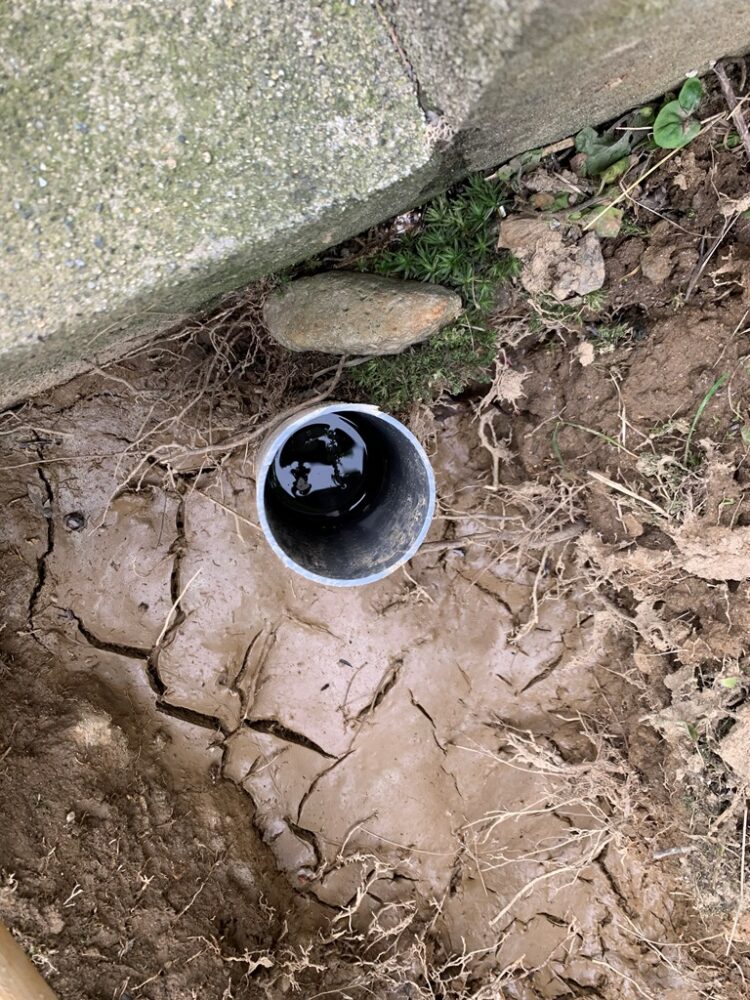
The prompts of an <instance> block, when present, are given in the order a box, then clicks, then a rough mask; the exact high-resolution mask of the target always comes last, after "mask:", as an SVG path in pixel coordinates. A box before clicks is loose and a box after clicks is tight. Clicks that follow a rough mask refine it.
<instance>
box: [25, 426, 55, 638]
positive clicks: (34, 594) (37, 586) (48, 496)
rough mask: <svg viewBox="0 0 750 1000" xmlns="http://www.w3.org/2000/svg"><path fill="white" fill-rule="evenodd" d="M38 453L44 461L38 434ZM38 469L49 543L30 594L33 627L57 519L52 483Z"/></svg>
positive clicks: (53, 541) (42, 555) (38, 566)
mask: <svg viewBox="0 0 750 1000" xmlns="http://www.w3.org/2000/svg"><path fill="white" fill-rule="evenodd" d="M36 453H37V455H38V456H39V460H40V462H43V461H44V452H43V449H42V443H41V441H40V440H39V437H38V436H37V446H36ZM36 471H37V475H38V476H39V481H40V483H41V487H42V495H43V497H44V500H43V503H42V514H43V516H44V519H45V521H46V522H47V544H46V545H45V548H44V552H42V554H41V555H40V556H39V557H38V558H37V561H36V581H35V583H34V588H33V590H32V591H31V594H30V595H29V624H30V625H31V627H32V629H33V627H34V616H35V615H36V608H37V604H38V602H39V597H40V595H41V593H42V590H43V589H44V584H45V583H46V581H47V560H48V559H49V557H50V556H51V555H52V552H53V550H54V548H55V520H54V517H53V515H52V505H53V504H54V501H55V496H54V493H53V492H52V484H51V483H50V481H49V479H48V478H47V474H46V473H45V471H44V468H43V467H42V466H41V465H38V466H37V469H36Z"/></svg>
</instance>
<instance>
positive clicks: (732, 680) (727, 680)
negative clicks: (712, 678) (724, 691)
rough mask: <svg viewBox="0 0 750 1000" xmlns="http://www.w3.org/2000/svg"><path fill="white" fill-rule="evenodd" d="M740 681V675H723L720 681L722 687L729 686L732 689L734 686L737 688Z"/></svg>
mask: <svg viewBox="0 0 750 1000" xmlns="http://www.w3.org/2000/svg"><path fill="white" fill-rule="evenodd" d="M739 683H740V679H739V677H722V678H721V680H720V681H719V684H721V686H722V687H725V688H729V689H730V691H731V689H732V688H736V687H737V685H738V684H739Z"/></svg>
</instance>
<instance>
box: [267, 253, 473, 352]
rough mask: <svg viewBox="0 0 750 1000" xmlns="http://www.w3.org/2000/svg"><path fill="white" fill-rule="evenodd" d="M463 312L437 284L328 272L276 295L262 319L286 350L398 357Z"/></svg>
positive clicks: (454, 297)
mask: <svg viewBox="0 0 750 1000" xmlns="http://www.w3.org/2000/svg"><path fill="white" fill-rule="evenodd" d="M461 309H462V305H461V299H460V297H459V296H458V295H456V294H455V293H454V292H451V291H449V290H448V289H447V288H442V287H441V286H440V285H426V284H423V283H422V282H419V281H397V280H395V279H393V278H383V277H380V276H378V275H374V274H353V273H351V272H346V271H340V272H331V271H329V272H326V273H324V274H316V275H314V276H313V277H311V278H299V279H298V280H297V281H294V282H292V284H291V285H288V286H287V287H286V288H280V289H279V290H278V291H276V292H274V294H273V295H272V296H271V297H270V298H269V300H268V302H267V303H266V307H265V311H264V316H265V321H266V325H267V327H268V330H269V332H270V334H271V336H272V337H273V338H274V339H275V340H277V341H278V342H279V343H280V344H281V345H282V346H283V347H286V348H287V349H288V350H290V351H322V352H323V353H324V354H398V353H399V352H400V351H403V350H404V349H405V348H407V347H409V346H410V345H411V344H416V343H419V341H421V340H425V339H426V338H427V337H429V336H431V335H432V334H434V333H437V332H438V330H440V329H441V328H442V327H444V326H446V325H447V324H448V323H450V322H452V321H453V320H454V319H456V318H457V316H458V315H459V314H460V312H461Z"/></svg>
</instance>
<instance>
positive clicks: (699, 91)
mask: <svg viewBox="0 0 750 1000" xmlns="http://www.w3.org/2000/svg"><path fill="white" fill-rule="evenodd" d="M702 97H703V84H702V83H701V82H700V80H699V79H698V78H697V77H696V76H691V77H690V78H689V79H688V80H685V82H684V83H683V85H682V90H681V91H680V94H679V97H678V98H677V102H678V104H679V105H680V107H681V108H682V110H683V111H685V112H686V113H687V114H689V115H690V114H692V113H693V111H695V109H696V108H697V107H698V105H699V104H700V102H701V98H702Z"/></svg>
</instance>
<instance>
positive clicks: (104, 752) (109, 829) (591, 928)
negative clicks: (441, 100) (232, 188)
mask: <svg viewBox="0 0 750 1000" xmlns="http://www.w3.org/2000/svg"><path fill="white" fill-rule="evenodd" d="M567 155H569V154H567ZM743 156H744V152H743V150H742V149H741V148H739V149H737V148H726V146H725V145H724V146H723V145H722V144H721V142H720V137H719V139H717V137H716V136H715V135H713V134H712V135H709V136H705V137H704V136H702V137H700V138H699V139H697V140H696V141H695V142H694V143H693V144H692V145H691V146H690V147H689V148H688V149H686V150H683V151H681V152H680V153H678V154H677V155H674V156H671V157H670V158H669V159H668V160H667V161H665V163H664V165H663V166H662V167H661V168H660V169H659V170H658V171H655V172H654V173H653V174H651V175H650V177H649V178H648V180H644V183H643V184H642V185H641V187H640V188H639V189H638V190H637V191H636V192H635V194H634V196H633V198H634V199H635V200H632V199H631V201H632V204H629V207H628V211H629V216H628V218H629V220H630V224H629V225H628V226H627V227H623V229H622V231H621V232H620V233H619V234H618V235H617V236H616V237H613V238H610V239H606V240H604V239H603V240H602V241H601V242H602V248H603V253H604V264H605V269H606V280H605V284H604V289H605V292H606V302H605V304H604V305H603V306H599V307H598V308H596V309H592V308H590V307H586V308H584V307H583V306H581V308H576V307H575V306H571V305H568V306H567V307H566V308H564V309H560V308H558V307H557V306H556V305H551V304H550V302H549V300H548V299H545V298H544V297H543V296H539V297H536V298H535V297H534V296H533V295H529V294H528V290H524V288H523V287H522V285H521V284H519V283H517V284H516V285H515V286H514V287H513V288H511V289H510V290H508V289H506V290H505V291H504V292H503V293H502V295H500V296H499V298H498V307H497V312H496V323H497V327H498V330H499V332H500V337H501V344H503V345H504V347H503V350H502V351H501V354H500V358H499V361H498V367H497V373H496V378H495V381H494V383H493V386H492V387H488V386H477V387H476V390H470V391H468V392H466V393H465V394H464V395H463V396H461V397H459V398H452V399H450V398H444V399H442V400H440V401H439V402H437V403H436V404H435V405H433V406H431V407H426V406H415V407H414V409H413V411H412V412H411V413H410V414H407V415H405V416H406V418H407V419H408V420H409V422H410V423H411V426H412V427H413V429H414V430H415V432H416V433H417V434H418V435H419V436H420V437H421V439H422V440H423V441H424V443H425V445H426V447H427V448H428V451H429V453H430V455H431V457H432V460H433V463H434V468H435V472H436V477H437V482H438V492H439V497H440V507H439V513H438V516H437V517H436V519H435V522H434V525H433V527H432V529H431V533H430V535H429V537H428V540H427V542H426V543H425V545H424V547H423V549H422V550H421V551H420V553H419V554H418V556H417V557H416V558H415V559H414V560H413V561H412V562H411V563H410V565H409V566H408V567H407V569H406V570H403V571H399V573H398V574H396V575H394V576H392V577H390V578H388V579H387V580H385V581H382V582H380V583H377V584H374V585H371V586H369V587H367V588H363V589H352V590H346V591H339V590H334V589H330V588H326V587H322V586H318V585H315V584H312V583H309V582H307V581H305V580H302V579H300V578H296V577H292V576H291V575H290V574H289V573H288V572H287V571H285V570H284V568H283V567H282V566H281V564H280V563H278V562H277V561H276V559H275V557H274V556H273V554H272V553H271V551H270V549H269V548H268V546H267V545H266V544H265V542H264V540H263V538H262V535H261V533H260V531H259V529H258V527H257V523H256V515H255V506H254V479H253V461H252V458H253V449H254V447H255V444H256V443H257V441H258V440H259V438H260V437H261V436H262V433H263V431H264V427H265V426H266V424H265V421H266V420H267V418H268V417H269V415H271V414H273V413H276V412H277V411H278V410H279V407H280V405H281V400H282V399H284V400H285V401H286V403H287V404H288V403H289V402H290V401H291V402H294V401H295V400H296V399H301V398H305V392H307V394H308V396H309V394H310V392H312V393H316V392H320V393H328V394H329V395H330V394H331V393H332V394H333V395H334V397H335V396H337V395H338V396H339V397H340V398H351V395H352V393H354V392H355V390H354V389H353V388H352V386H351V385H349V384H348V383H347V382H346V381H345V380H343V381H339V382H336V379H337V378H338V377H339V375H340V372H334V371H332V370H331V359H330V358H329V359H325V358H320V357H317V358H316V357H306V358H304V359H302V360H297V361H294V362H293V361H292V360H290V359H289V358H288V357H287V356H285V355H283V353H282V352H279V351H278V350H274V349H271V348H270V347H269V345H268V344H267V343H266V342H265V341H264V340H263V336H262V331H261V332H260V333H259V318H258V317H259V313H258V301H259V296H260V297H262V294H263V289H262V288H260V289H254V290H252V291H251V292H250V293H248V295H247V296H245V297H244V298H243V297H239V298H237V299H234V300H232V301H231V302H230V303H229V304H227V305H226V306H225V307H224V308H223V311H220V312H218V313H214V314H212V316H211V317H209V318H204V319H203V320H202V321H198V322H196V323H195V324H193V325H192V326H190V327H188V328H186V329H183V330H180V331H177V332H176V333H175V335H174V336H173V337H171V338H166V339H165V340H164V341H163V342H161V343H159V344H156V345H153V346H152V347H150V348H148V349H146V350H141V351H139V352H137V353H134V354H133V355H132V356H131V357H129V358H126V359H125V360H123V361H122V362H121V363H119V364H118V365H115V366H112V367H110V368H108V369H107V370H106V371H95V372H92V373H91V374H89V375H86V376H84V377H81V378H78V379H76V380H74V381H72V382H70V383H68V384H66V385H64V386H62V387H60V388H59V389H57V390H56V391H55V392H52V393H49V394H48V395H46V396H45V397H44V398H39V399H35V400H31V401H29V402H28V403H26V404H24V405H23V406H20V407H16V408H15V409H14V410H12V411H9V412H7V413H6V414H4V415H2V417H0V464H1V465H2V472H3V474H2V477H1V478H0V506H1V507H2V510H3V514H4V517H3V523H2V526H1V528H0V538H1V539H2V552H3V559H2V563H1V564H0V597H2V610H1V611H0V655H1V659H2V690H3V695H4V696H3V699H2V701H1V702H0V809H1V810H2V817H3V823H2V826H1V827H0V876H1V878H2V881H0V917H2V919H4V920H5V922H6V923H7V924H8V925H9V926H10V927H11V928H12V930H13V932H14V933H15V934H16V936H17V937H18V939H19V940H20V941H21V943H22V944H23V945H24V946H25V947H26V949H27V950H28V951H29V953H30V954H31V956H32V958H33V960H34V962H35V963H36V964H37V965H38V966H39V968H40V970H41V971H42V973H43V974H44V975H45V977H46V978H47V979H48V981H49V982H50V984H51V985H52V987H53V988H54V989H55V990H56V991H57V992H58V994H59V996H60V997H61V1000H81V998H86V1000H89V998H90V1000H105V998H107V1000H109V998H112V1000H128V998H130V1000H136V998H145V1000H183V998H185V1000H187V998H201V1000H214V998H215V1000H229V998H254V997H270V998H278V997H281V996H286V995H299V996H302V997H304V998H306V1000H312V998H316V997H322V996H331V997H342V998H344V997H352V998H355V997H356V998H359V997H382V998H384V1000H385V998H391V997H403V998H416V997H432V998H446V1000H447V998H455V1000H461V998H464V1000H468V998H474V1000H490V998H498V1000H499V998H508V1000H534V998H567V997H599V998H602V1000H615V998H618V1000H636V998H647V1000H698V998H713V1000H732V998H735V997H741V996H745V995H746V987H745V980H746V976H748V975H749V974H750V916H748V914H747V913H746V911H745V902H746V900H745V875H744V871H745V865H744V849H745V841H746V836H747V805H746V798H745V787H746V783H747V782H748V781H750V716H748V714H747V713H748V710H747V708H746V706H745V702H746V699H747V696H748V691H750V673H749V672H748V667H749V665H750V658H749V656H748V654H749V652H750V646H748V641H747V640H746V635H747V633H748V629H750V589H748V579H750V508H748V507H747V505H746V496H747V493H746V491H747V489H748V486H749V485H750V471H749V470H748V466H747V462H746V458H747V454H748V447H749V446H750V410H749V407H750V346H749V345H748V333H749V332H750V323H748V317H750V299H749V298H748V294H749V293H748V291H747V281H746V275H747V271H748V268H749V267H750V221H748V219H747V218H746V217H745V216H744V215H743V214H742V213H741V211H740V210H737V211H736V212H735V213H734V214H730V215H725V214H722V208H723V207H724V208H725V207H726V205H727V203H728V202H729V201H730V200H731V199H735V200H736V199H739V198H741V197H742V196H743V195H744V194H746V193H747V165H746V161H745V160H744V159H743ZM558 168H559V169H562V161H561V160H559V159H558V160H557V161H554V162H552V164H551V165H549V166H548V169H549V170H554V169H558ZM526 194H529V192H528V191H527V192H526ZM533 212H534V209H532V208H531V207H529V206H528V205H526V206H524V204H523V187H522V190H521V193H520V196H519V205H518V215H519V217H522V218H524V217H532V216H533ZM728 219H729V220H733V221H732V224H731V226H730V227H729V228H728V229H726V227H727V220H728ZM725 229H726V232H725V231H724V230H725ZM719 237H721V241H720V242H717V240H718V238H719ZM714 244H715V245H714ZM709 251H710V252H709ZM519 331H520V333H521V335H519ZM334 383H335V384H334ZM311 386H312V389H311V390H310V387H311Z"/></svg>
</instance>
